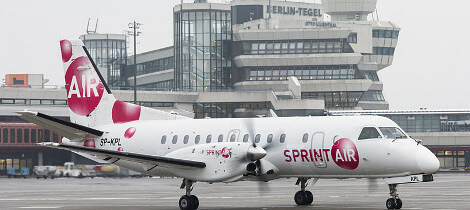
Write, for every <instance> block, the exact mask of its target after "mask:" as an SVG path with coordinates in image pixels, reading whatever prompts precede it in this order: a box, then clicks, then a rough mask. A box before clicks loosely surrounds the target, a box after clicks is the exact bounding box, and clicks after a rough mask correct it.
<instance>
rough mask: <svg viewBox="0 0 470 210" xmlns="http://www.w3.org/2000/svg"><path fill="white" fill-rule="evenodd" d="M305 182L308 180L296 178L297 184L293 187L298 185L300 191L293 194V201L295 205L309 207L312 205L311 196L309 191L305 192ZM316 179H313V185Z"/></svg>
mask: <svg viewBox="0 0 470 210" xmlns="http://www.w3.org/2000/svg"><path fill="white" fill-rule="evenodd" d="M307 180H308V178H298V179H297V182H296V183H295V185H299V184H300V191H298V192H297V193H295V195H294V201H295V203H296V204H297V205H310V204H312V202H313V194H312V192H310V191H305V188H306V187H307V185H308V184H307ZM317 180H318V179H315V181H314V183H313V184H315V182H316V181H317Z"/></svg>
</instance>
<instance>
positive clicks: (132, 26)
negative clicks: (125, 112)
mask: <svg viewBox="0 0 470 210" xmlns="http://www.w3.org/2000/svg"><path fill="white" fill-rule="evenodd" d="M141 25H143V24H142V23H137V22H136V21H135V20H134V22H133V23H129V24H127V27H129V28H130V29H134V30H133V31H127V33H128V34H129V35H131V36H134V104H137V56H136V55H137V50H136V49H137V36H139V35H140V34H142V32H140V31H137V29H139V28H140V26H141Z"/></svg>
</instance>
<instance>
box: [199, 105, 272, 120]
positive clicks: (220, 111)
mask: <svg viewBox="0 0 470 210" xmlns="http://www.w3.org/2000/svg"><path fill="white" fill-rule="evenodd" d="M271 108H272V107H271V103H270V102H253V103H198V104H194V105H193V111H194V118H196V119H201V118H206V117H210V118H233V117H247V116H236V115H235V113H234V112H235V110H236V109H244V110H246V111H245V112H253V111H255V110H263V111H266V110H269V109H271ZM250 117H252V116H250Z"/></svg>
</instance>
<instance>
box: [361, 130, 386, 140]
mask: <svg viewBox="0 0 470 210" xmlns="http://www.w3.org/2000/svg"><path fill="white" fill-rule="evenodd" d="M377 138H382V136H380V133H379V132H378V131H377V129H376V128H374V127H365V128H363V129H362V131H361V134H360V135H359V138H358V139H359V140H362V139H377Z"/></svg>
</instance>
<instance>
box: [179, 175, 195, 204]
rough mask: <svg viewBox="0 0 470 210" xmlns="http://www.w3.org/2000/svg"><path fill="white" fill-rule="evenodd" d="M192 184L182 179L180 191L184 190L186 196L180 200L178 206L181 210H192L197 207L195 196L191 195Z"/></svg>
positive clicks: (190, 181) (192, 182)
mask: <svg viewBox="0 0 470 210" xmlns="http://www.w3.org/2000/svg"><path fill="white" fill-rule="evenodd" d="M194 183H195V182H194V181H192V180H188V179H183V183H182V184H181V187H180V189H183V188H186V195H183V196H181V198H180V201H179V206H180V209H181V210H194V209H197V208H198V207H199V199H198V198H197V197H196V196H195V195H191V191H192V190H193V184H194Z"/></svg>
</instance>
